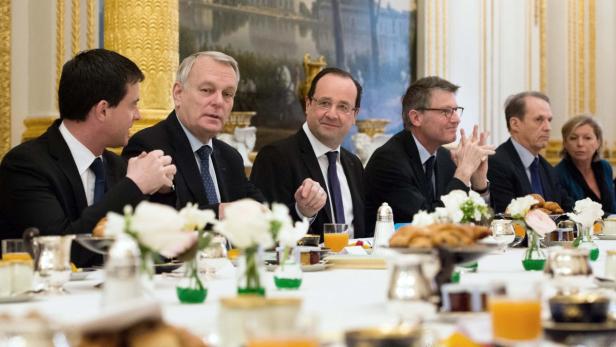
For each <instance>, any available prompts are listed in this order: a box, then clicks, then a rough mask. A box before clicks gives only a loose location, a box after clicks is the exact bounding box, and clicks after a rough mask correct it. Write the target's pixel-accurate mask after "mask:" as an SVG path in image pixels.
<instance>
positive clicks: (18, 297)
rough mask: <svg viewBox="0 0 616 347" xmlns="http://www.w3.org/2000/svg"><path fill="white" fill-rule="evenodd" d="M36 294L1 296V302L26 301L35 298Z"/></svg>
mask: <svg viewBox="0 0 616 347" xmlns="http://www.w3.org/2000/svg"><path fill="white" fill-rule="evenodd" d="M34 298H35V296H34V295H33V294H20V295H13V296H0V304H10V303H16V302H26V301H30V300H32V299H34Z"/></svg>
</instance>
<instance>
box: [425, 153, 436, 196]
mask: <svg viewBox="0 0 616 347" xmlns="http://www.w3.org/2000/svg"><path fill="white" fill-rule="evenodd" d="M435 161H436V157H435V156H433V155H431V156H430V158H428V160H426V162H425V163H424V165H425V167H426V172H425V174H426V181H428V187H429V188H430V199H431V200H430V201H434V199H435V194H434V183H433V182H432V176H433V175H434V162H435Z"/></svg>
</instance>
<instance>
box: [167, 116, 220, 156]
mask: <svg viewBox="0 0 616 347" xmlns="http://www.w3.org/2000/svg"><path fill="white" fill-rule="evenodd" d="M176 117H177V115H176ZM177 119H178V122H179V123H180V126H181V127H182V130H184V134H186V137H187V138H188V142H189V143H190V148H191V149H192V151H193V153H194V152H196V151H198V150H199V149H200V148H201V147H203V145H208V146H210V148H212V151H213V150H214V142H213V141H212V139H210V140H209V141H208V142H207V143H203V142H201V140H199V139H198V138H197V137H196V136H195V135H193V134H192V133H191V132H190V131H189V130H188V129H187V128H186V127H185V126H184V124H182V121H181V120H180V117H177Z"/></svg>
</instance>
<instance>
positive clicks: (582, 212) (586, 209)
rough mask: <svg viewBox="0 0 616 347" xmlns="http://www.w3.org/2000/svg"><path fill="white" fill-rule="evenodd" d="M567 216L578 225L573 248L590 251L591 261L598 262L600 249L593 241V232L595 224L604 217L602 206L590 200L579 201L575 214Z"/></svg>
mask: <svg viewBox="0 0 616 347" xmlns="http://www.w3.org/2000/svg"><path fill="white" fill-rule="evenodd" d="M567 216H568V217H569V218H570V219H571V220H572V221H574V222H576V223H577V225H578V235H577V238H576V239H575V241H573V246H574V247H580V248H586V249H588V250H589V257H590V260H592V261H595V260H597V259H598V258H599V247H597V245H596V244H595V243H594V241H593V239H592V230H593V227H594V225H595V222H596V221H597V220H599V219H601V218H602V217H603V208H602V206H601V204H600V203H598V202H595V201H592V200H591V199H590V198H586V199H583V200H578V201H576V202H575V207H574V208H573V212H572V213H571V212H570V213H567Z"/></svg>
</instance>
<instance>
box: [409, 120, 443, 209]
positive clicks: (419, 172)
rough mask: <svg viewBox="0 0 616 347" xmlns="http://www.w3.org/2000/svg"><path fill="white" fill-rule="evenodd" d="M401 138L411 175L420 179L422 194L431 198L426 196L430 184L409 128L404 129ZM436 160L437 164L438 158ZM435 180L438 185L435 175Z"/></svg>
mask: <svg viewBox="0 0 616 347" xmlns="http://www.w3.org/2000/svg"><path fill="white" fill-rule="evenodd" d="M402 139H403V143H404V146H405V149H406V153H407V154H408V156H409V158H410V159H411V160H410V162H411V169H412V170H413V175H414V176H415V177H417V178H418V179H419V181H421V184H419V185H420V186H421V187H420V188H421V190H422V192H423V195H424V196H425V197H426V199H427V200H431V199H428V197H429V196H430V195H431V194H429V191H428V190H429V189H430V188H429V187H430V184H429V183H428V181H427V180H426V173H425V171H424V169H423V165H422V164H421V159H420V158H419V151H418V150H417V144H416V143H415V138H413V135H412V134H411V132H410V131H409V130H405V131H404V136H403V138H402ZM437 154H438V153H437ZM436 162H437V165H438V160H437V161H436ZM435 181H436V182H437V184H436V186H438V180H437V176H435Z"/></svg>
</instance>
